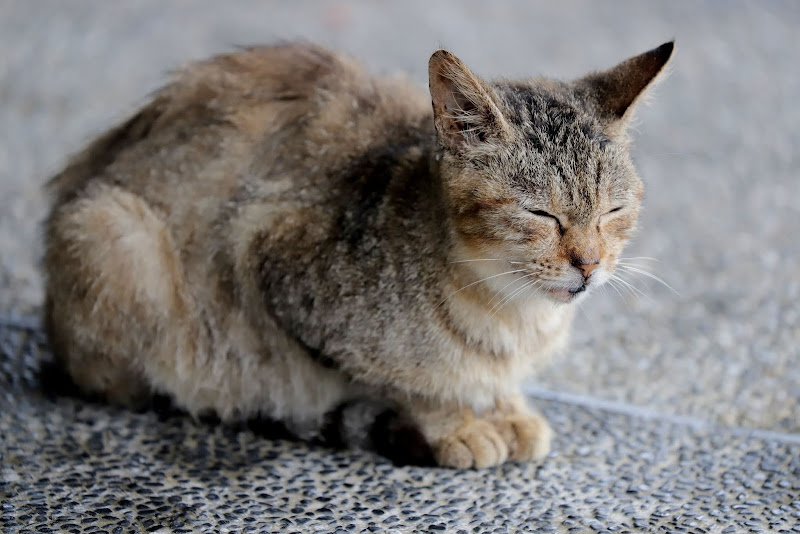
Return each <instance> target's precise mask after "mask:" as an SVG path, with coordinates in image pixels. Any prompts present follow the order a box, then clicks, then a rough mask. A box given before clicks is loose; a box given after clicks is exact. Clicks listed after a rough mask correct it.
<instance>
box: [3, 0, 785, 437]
mask: <svg viewBox="0 0 800 534" xmlns="http://www.w3.org/2000/svg"><path fill="white" fill-rule="evenodd" d="M798 29H800V3H798V2H795V1H792V0H786V1H783V2H778V1H764V2H756V1H753V2H744V1H737V2H723V1H721V0H720V1H707V2H692V3H689V2H672V1H659V2H652V1H651V2H640V1H635V0H631V1H615V2H603V3H599V2H593V1H589V0H586V1H581V0H576V1H566V2H531V1H506V2H491V3H490V2H481V1H439V2H431V1H422V0H407V1H404V2H395V3H391V4H390V3H386V2H371V1H360V2H358V1H356V2H346V3H345V2H313V3H312V2H292V1H288V0H287V1H283V2H264V1H237V2H225V3H221V2H218V1H214V0H198V1H193V2H182V1H175V2H163V1H161V0H140V1H137V2H125V3H120V2H97V1H82V0H70V1H69V2H63V1H55V0H37V1H35V2H17V1H12V0H4V1H2V2H0V50H2V53H1V54H0V314H2V315H4V316H6V317H11V316H13V317H27V316H31V315H33V314H36V313H38V308H39V306H40V303H41V282H40V279H39V274H38V268H37V261H38V256H39V254H40V251H41V244H40V223H41V220H42V218H43V216H44V214H45V212H46V202H45V199H44V197H43V194H42V185H43V184H44V182H45V181H46V180H47V179H48V177H49V176H50V175H52V174H53V173H55V172H57V171H58V170H59V168H60V167H61V166H62V165H64V163H65V162H66V159H67V157H68V155H69V154H70V153H72V152H75V151H77V150H79V149H81V148H82V147H83V146H84V145H85V143H87V142H88V141H89V140H90V139H91V138H92V137H93V136H95V135H97V134H99V133H101V132H102V131H103V130H104V129H106V128H108V127H110V126H111V125H113V124H114V123H115V122H116V121H119V120H120V119H122V118H123V117H125V116H126V115H128V114H129V113H131V112H132V111H134V110H135V109H136V108H137V106H139V105H141V104H142V103H143V102H144V101H145V100H146V96H147V94H148V93H149V92H150V91H153V90H154V89H156V88H157V87H159V85H161V84H162V83H163V82H164V81H165V80H166V77H167V74H168V72H169V70H170V69H174V68H176V67H178V66H180V65H182V64H184V63H185V62H187V61H190V60H193V59H199V58H203V57H205V56H207V55H210V54H213V53H218V52H224V51H229V50H231V49H232V47H234V46H235V45H245V44H255V43H265V42H270V41H274V40H276V39H287V38H288V39H293V38H304V39H310V40H313V41H316V42H319V43H321V44H324V45H327V46H330V47H333V48H336V49H340V50H344V51H347V52H349V53H351V54H353V55H355V56H357V57H359V58H362V59H363V60H364V62H366V63H367V64H368V65H369V66H370V68H371V69H372V70H373V71H375V72H377V73H393V72H396V71H405V72H408V73H410V75H411V76H412V77H413V78H414V79H415V80H417V81H418V82H419V84H420V87H421V90H424V87H425V84H426V79H425V75H426V69H427V61H428V57H429V55H430V54H431V52H432V51H433V50H435V49H436V48H438V47H440V46H443V47H446V48H449V49H450V50H452V51H453V52H454V53H456V54H457V55H458V56H459V57H461V58H462V59H463V60H464V61H465V62H466V63H467V64H468V65H469V66H470V67H471V68H472V70H473V71H475V72H476V73H478V74H480V75H483V76H486V77H494V76H505V77H525V76H532V75H548V76H555V77H563V78H570V77H576V76H579V75H581V74H583V73H584V72H585V71H587V70H591V69H599V68H605V67H609V66H611V65H613V64H615V63H616V62H618V61H620V60H622V59H625V58H626V57H628V56H631V55H634V54H637V53H640V52H643V51H645V50H648V49H650V48H652V47H655V46H657V45H659V44H661V43H663V42H665V41H667V40H671V39H673V38H674V39H676V42H677V52H676V55H675V56H674V59H673V62H672V73H671V76H670V77H669V78H668V79H667V80H666V81H665V82H664V83H662V84H661V85H660V87H659V88H658V89H657V90H656V91H655V92H654V94H653V98H652V99H651V103H650V105H648V106H645V107H643V108H642V109H641V110H640V112H639V114H638V117H639V121H638V123H637V126H636V128H635V132H634V138H635V143H636V146H635V149H634V157H635V160H636V162H637V164H638V167H639V169H640V171H641V174H642V176H643V178H644V181H645V183H646V186H647V198H646V206H645V209H644V212H643V216H642V219H641V225H640V228H641V229H640V232H639V236H638V238H637V239H636V241H635V243H634V244H633V245H632V246H631V247H630V248H629V249H628V253H627V254H626V255H627V256H631V257H652V258H656V259H657V260H658V261H650V260H641V261H639V264H640V265H641V266H642V267H644V268H646V269H647V270H648V271H650V272H652V273H654V274H655V275H657V276H658V277H660V278H662V279H664V280H665V281H666V282H667V283H669V285H670V286H672V287H673V288H674V289H675V291H676V292H677V294H676V293H673V292H671V291H670V290H668V289H667V288H666V287H664V286H662V285H660V284H658V283H656V282H654V281H653V280H651V279H649V278H647V277H645V276H635V275H627V278H628V280H629V281H630V283H632V284H634V285H635V286H636V287H637V288H638V291H640V292H641V293H642V294H643V295H641V294H633V293H634V292H632V291H631V292H630V293H629V294H626V293H625V292H621V293H620V294H617V292H615V291H614V290H613V289H611V288H607V290H606V291H605V292H602V291H601V292H599V293H598V294H596V295H595V296H594V297H593V298H592V299H590V300H589V301H587V302H586V303H585V304H584V305H583V307H582V309H581V311H580V314H579V316H578V319H577V321H576V323H575V328H574V335H573V342H572V345H571V348H570V350H569V351H568V353H567V354H565V355H563V356H562V357H560V358H558V359H557V360H555V361H554V362H553V363H552V364H551V365H550V367H549V368H548V369H547V370H546V371H545V373H544V374H542V375H540V376H538V377H537V378H536V379H535V381H534V382H533V383H532V388H534V389H535V390H536V391H539V392H540V393H541V394H543V395H545V396H546V395H551V396H556V397H557V396H559V395H561V396H563V395H570V396H572V397H574V398H576V399H586V402H587V403H591V402H593V400H592V399H600V400H603V401H610V402H615V403H620V404H622V403H625V404H626V405H630V406H633V407H637V408H640V409H644V410H648V411H652V412H653V413H659V414H666V415H675V416H686V417H691V418H696V419H701V420H706V421H717V422H721V423H725V424H729V425H736V426H745V427H755V428H762V429H771V430H775V431H780V432H787V433H790V432H791V433H794V432H800V408H799V407H798V406H799V403H798V398H799V397H800V369H798V367H799V366H798V355H800V320H798V309H799V308H798V303H799V302H800V272H799V271H798V265H797V264H798V260H800V238H798V236H797V232H798V229H800V176H798V174H799V173H798V170H799V169H800V161H799V160H798V147H799V146H800V105H798V101H800V32H798ZM603 293H605V294H603ZM548 392H549V393H548Z"/></svg>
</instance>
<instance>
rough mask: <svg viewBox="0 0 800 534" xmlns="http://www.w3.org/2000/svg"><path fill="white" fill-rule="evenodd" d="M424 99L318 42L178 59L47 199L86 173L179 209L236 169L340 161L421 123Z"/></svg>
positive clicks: (222, 187)
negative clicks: (164, 81)
mask: <svg viewBox="0 0 800 534" xmlns="http://www.w3.org/2000/svg"><path fill="white" fill-rule="evenodd" d="M428 107H429V106H428V103H427V100H426V98H425V96H424V93H423V92H421V91H419V89H418V88H416V87H414V86H413V85H412V84H409V83H408V82H406V81H404V80H399V79H388V78H375V77H372V76H370V75H369V74H368V73H367V72H366V71H365V70H364V69H363V68H362V66H361V65H360V64H359V63H357V62H356V61H354V60H352V59H350V58H349V57H347V56H343V55H340V54H336V53H334V52H331V51H328V50H326V49H324V48H322V47H319V46H316V45H312V44H309V43H283V44H277V45H269V46H259V47H250V48H246V49H242V50H240V51H238V52H235V53H231V54H225V55H220V56H216V57H213V58H211V59H209V60H205V61H201V62H197V63H192V64H190V65H188V66H187V67H185V68H182V69H180V70H179V71H178V72H177V73H176V74H175V76H174V79H173V81H172V82H171V83H169V84H168V85H167V86H165V87H164V88H162V89H161V90H159V91H157V92H156V93H155V94H154V95H153V97H152V99H151V100H150V101H149V103H148V104H147V105H146V106H145V107H143V108H142V109H140V110H139V111H138V112H137V113H136V114H134V115H133V116H132V117H131V118H129V119H128V120H127V121H125V122H123V123H122V124H120V125H119V126H117V127H115V128H113V129H111V130H109V131H108V132H107V133H105V134H103V135H102V136H100V137H99V138H98V139H96V140H95V141H94V142H93V143H91V144H90V145H89V146H88V147H87V148H86V149H85V150H84V151H83V152H81V153H80V154H78V155H77V156H76V157H74V158H73V159H72V161H71V162H70V163H69V165H68V166H67V167H66V168H65V169H64V170H63V171H62V172H61V173H59V174H58V175H56V176H55V177H54V178H53V179H52V180H51V181H50V182H49V184H48V188H49V189H50V192H51V194H52V195H53V197H54V199H55V204H56V205H58V204H60V203H62V202H64V201H67V200H69V199H70V198H74V197H75V196H79V195H80V194H81V193H80V192H81V190H82V189H83V188H84V187H85V186H86V185H87V184H88V183H91V182H93V181H102V182H112V183H113V184H114V185H115V186H118V187H122V188H124V189H126V190H128V191H131V192H132V193H134V194H137V195H140V196H142V197H143V198H145V199H146V200H147V201H149V202H151V203H152V204H153V205H154V206H155V207H156V209H158V208H159V207H162V208H164V210H165V215H166V216H167V217H168V218H174V217H179V218H181V217H182V215H184V214H183V213H182V212H183V211H184V210H181V209H180V206H181V205H182V204H183V205H186V206H189V205H191V204H192V203H195V204H196V203H197V202H200V203H207V201H208V199H211V198H214V199H219V200H224V199H228V198H230V197H231V196H232V195H234V194H235V192H236V190H237V189H238V188H240V187H241V185H242V179H243V178H246V177H252V176H253V175H259V176H257V178H263V177H264V176H265V175H269V174H270V173H272V174H279V173H280V174H284V175H285V174H286V173H287V172H288V173H289V174H295V175H298V176H299V175H308V173H307V172H304V171H307V170H308V169H319V168H332V167H340V166H342V165H346V163H347V161H348V159H350V158H352V157H354V156H355V154H356V153H357V152H359V151H362V152H363V151H364V150H367V149H368V148H369V146H371V145H375V144H380V143H382V142H385V141H386V140H389V139H391V138H392V137H393V136H395V135H396V134H397V130H398V129H403V128H405V126H406V125H407V124H409V122H413V123H414V124H418V123H421V122H423V121H424V117H425V115H426V114H428V113H429V111H428V109H427V108H428ZM165 201H168V202H165ZM187 209H188V208H187ZM175 222H178V221H175ZM180 224H182V222H181V223H180Z"/></svg>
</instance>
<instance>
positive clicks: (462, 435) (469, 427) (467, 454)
mask: <svg viewBox="0 0 800 534" xmlns="http://www.w3.org/2000/svg"><path fill="white" fill-rule="evenodd" d="M434 456H435V458H436V463H437V464H439V465H441V466H443V467H455V468H457V469H469V468H470V467H475V468H481V467H489V466H492V465H498V464H501V463H503V462H505V461H506V459H507V458H508V445H507V444H506V441H505V440H504V439H503V437H502V436H501V435H500V432H498V429H497V428H496V427H495V426H494V425H493V424H492V423H490V422H489V421H486V420H485V419H471V420H469V421H467V422H466V423H464V424H463V425H461V426H460V427H458V428H457V429H456V430H455V431H454V432H452V433H451V434H448V435H447V436H445V437H444V438H442V439H441V440H439V441H438V443H436V444H435V445H434Z"/></svg>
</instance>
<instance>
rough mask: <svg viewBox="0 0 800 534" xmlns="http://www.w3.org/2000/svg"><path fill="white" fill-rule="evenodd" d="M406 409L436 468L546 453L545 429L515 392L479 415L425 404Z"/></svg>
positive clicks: (522, 458)
mask: <svg viewBox="0 0 800 534" xmlns="http://www.w3.org/2000/svg"><path fill="white" fill-rule="evenodd" d="M407 409H408V410H409V413H411V414H412V417H413V419H414V420H415V422H416V423H417V425H418V426H419V428H420V430H421V432H422V434H423V435H424V436H425V438H426V439H427V440H428V442H429V444H430V446H431V448H432V449H433V454H434V457H435V459H436V463H438V464H439V465H441V466H446V467H456V468H462V469H464V468H470V467H474V468H482V467H489V466H493V465H498V464H501V463H503V462H505V461H507V460H513V461H531V460H537V459H540V458H543V457H544V456H545V455H546V454H547V453H548V452H549V450H550V440H551V439H552V430H551V429H550V426H549V425H548V424H547V421H546V420H545V419H544V418H543V417H541V416H540V415H538V414H536V413H534V412H532V411H531V410H530V408H528V406H527V404H526V402H525V398H524V397H523V396H522V395H521V394H513V395H509V396H508V397H506V398H504V399H503V400H500V401H498V402H497V403H496V405H495V406H494V407H493V408H491V409H488V410H484V411H481V412H476V411H475V410H473V409H471V408H467V407H463V406H461V407H459V406H458V405H456V404H455V403H443V404H439V403H436V402H433V401H431V400H416V401H413V402H411V403H410V404H407Z"/></svg>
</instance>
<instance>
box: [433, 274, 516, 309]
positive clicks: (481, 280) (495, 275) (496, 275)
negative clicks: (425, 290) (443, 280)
mask: <svg viewBox="0 0 800 534" xmlns="http://www.w3.org/2000/svg"><path fill="white" fill-rule="evenodd" d="M524 270H525V269H517V270H515V271H506V272H503V273H500V274H493V275H492V276H487V277H485V278H481V279H480V280H476V281H474V282H472V283H471V284H467V285H465V286H464V287H462V288H461V289H457V290H455V291H453V292H452V293H450V294H449V295H447V296H446V297H445V298H444V300H442V302H440V303H439V304H437V305H436V307H437V308H438V307H439V306H441V305H442V304H444V303H445V302H447V299H449V298H450V297H452V296H453V295H455V294H456V293H459V292H461V291H464V290H465V289H467V288H468V287H472V286H474V285H475V284H480V283H481V282H485V281H486V280H491V279H492V278H497V277H498V276H503V275H506V274H514V273H521V272H523V271H524Z"/></svg>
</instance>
